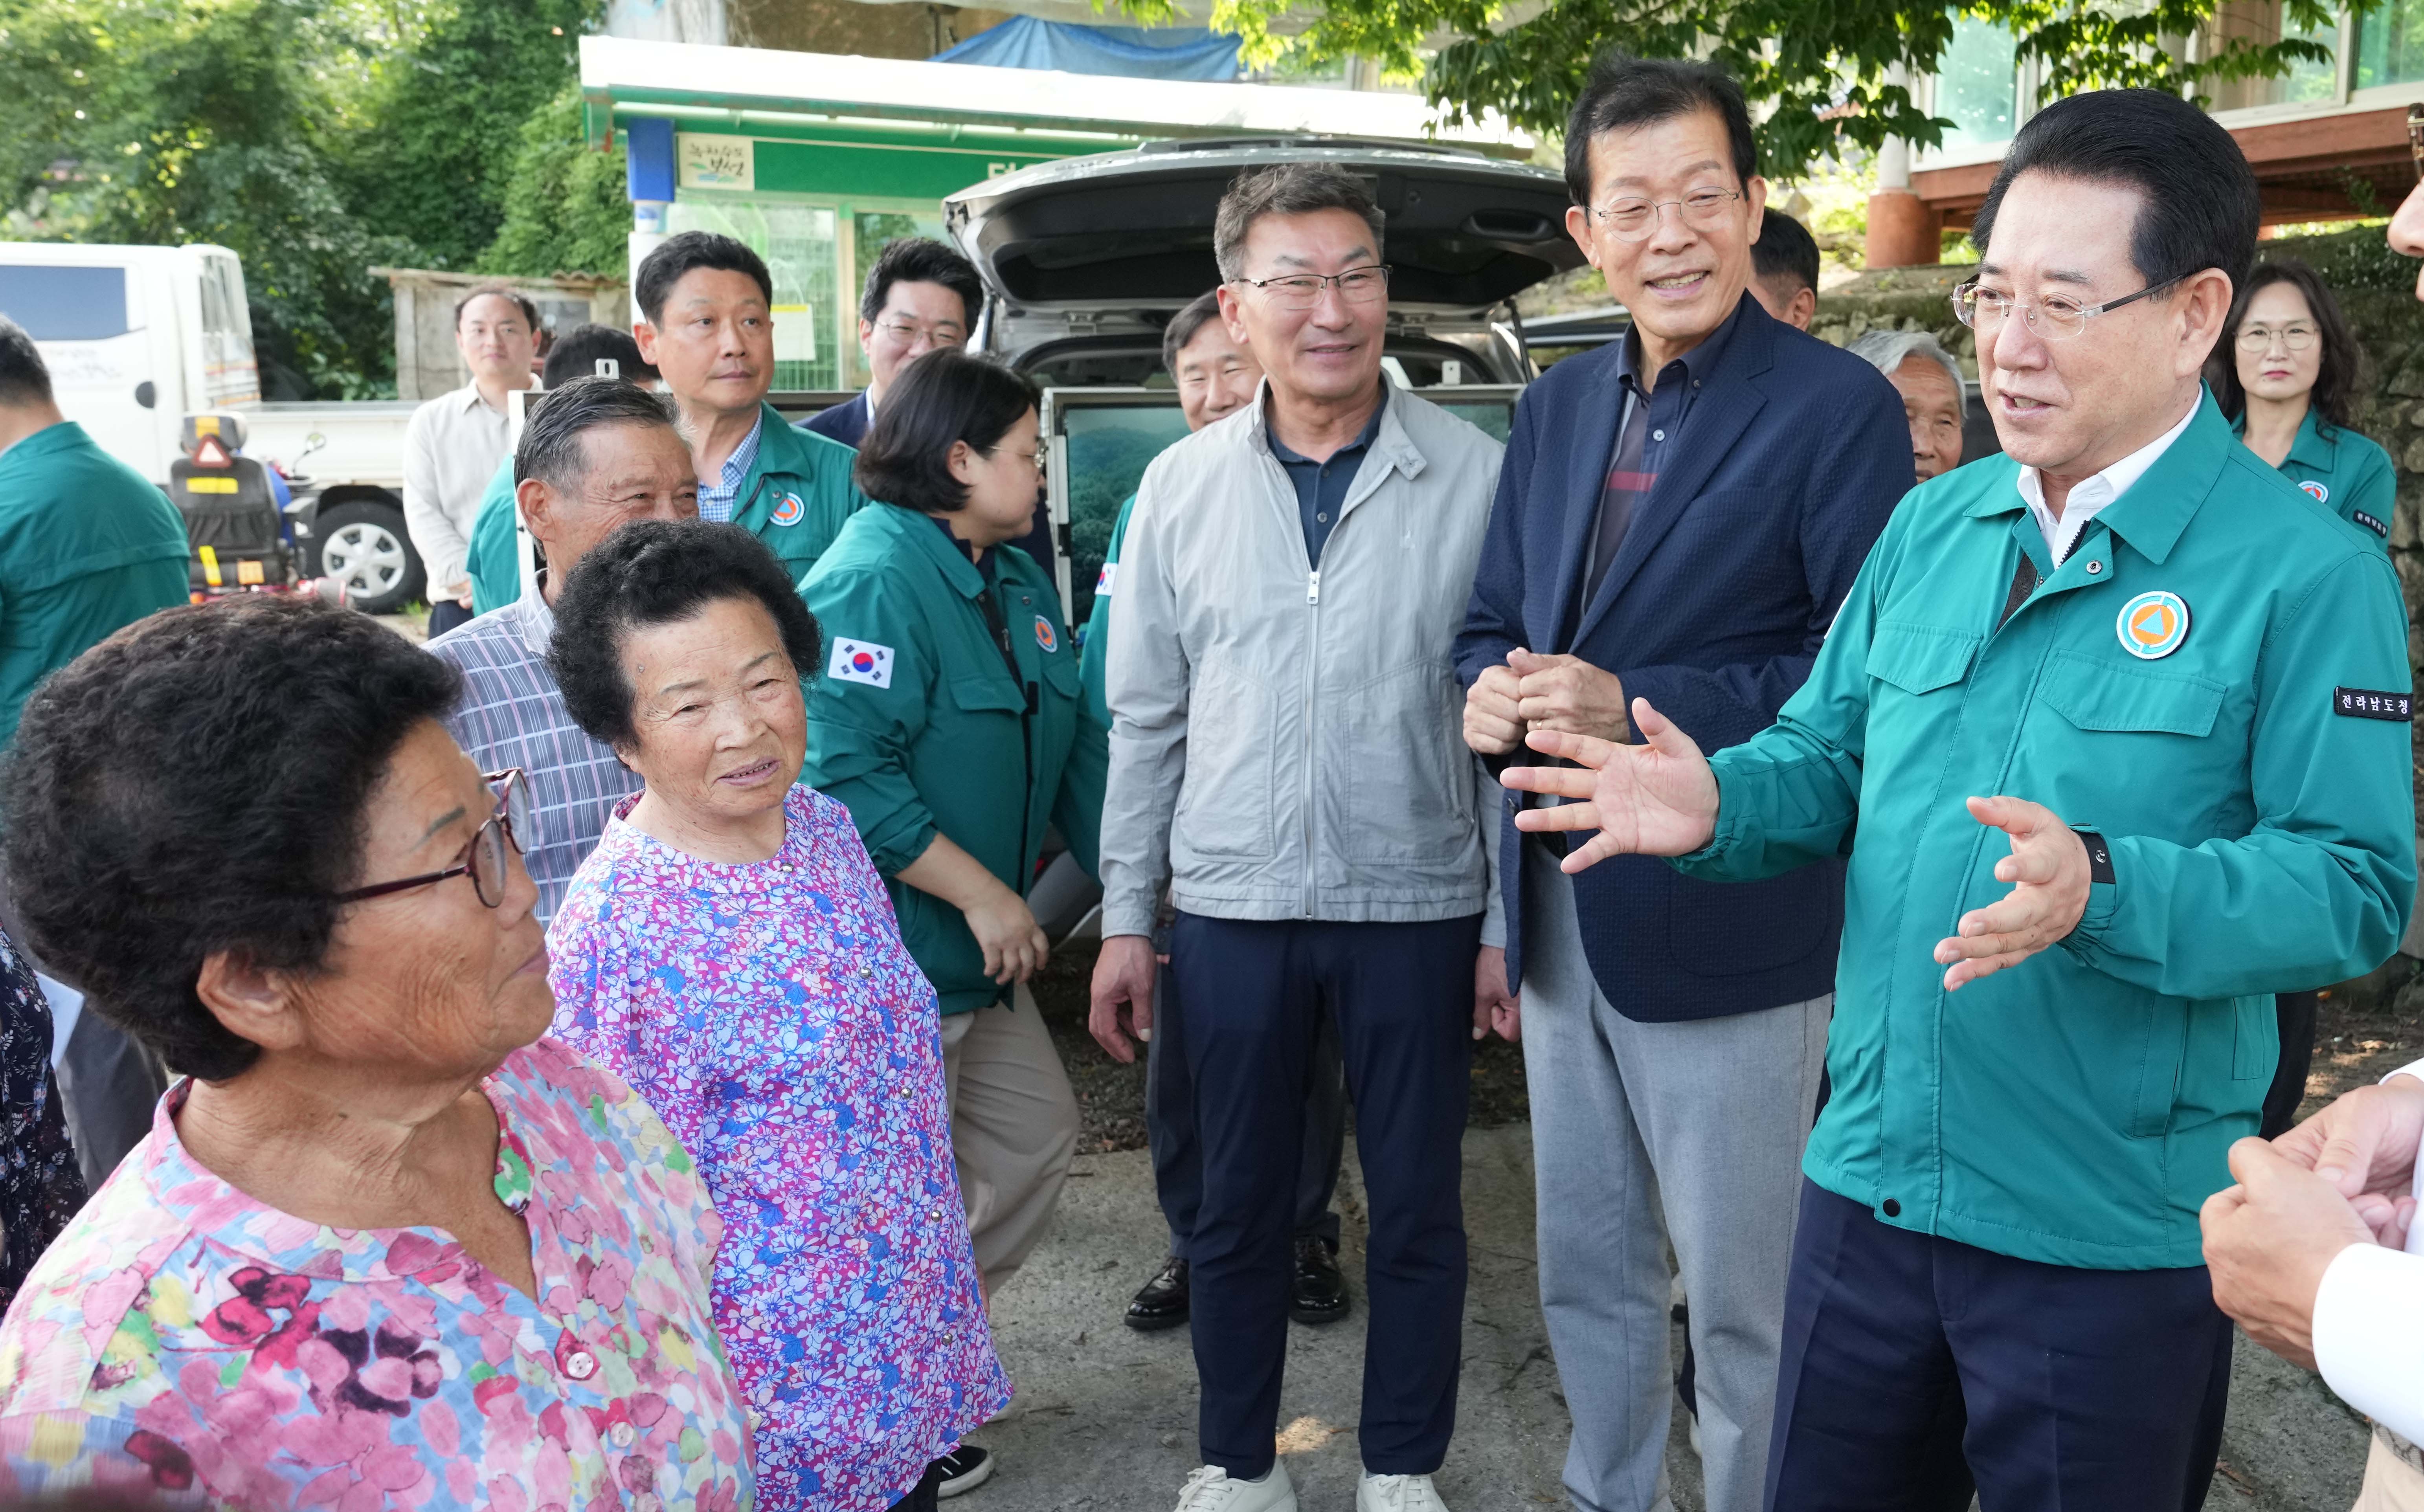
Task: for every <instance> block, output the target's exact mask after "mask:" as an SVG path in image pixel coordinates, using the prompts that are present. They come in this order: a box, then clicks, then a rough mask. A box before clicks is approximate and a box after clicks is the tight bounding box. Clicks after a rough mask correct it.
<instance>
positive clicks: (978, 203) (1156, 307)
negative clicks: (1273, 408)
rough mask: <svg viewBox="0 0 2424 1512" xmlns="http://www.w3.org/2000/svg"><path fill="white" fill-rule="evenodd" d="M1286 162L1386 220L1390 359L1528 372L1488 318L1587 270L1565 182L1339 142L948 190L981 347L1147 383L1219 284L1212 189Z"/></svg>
mask: <svg viewBox="0 0 2424 1512" xmlns="http://www.w3.org/2000/svg"><path fill="white" fill-rule="evenodd" d="M1289 162H1321V163H1332V164H1336V165H1338V166H1339V167H1343V168H1345V169H1347V170H1348V172H1350V173H1353V174H1355V175H1356V176H1357V177H1359V178H1361V179H1362V180H1363V182H1364V183H1365V184H1366V185H1368V186H1369V188H1370V189H1371V192H1372V197H1373V199H1374V202H1375V203H1377V204H1378V205H1379V207H1380V211H1381V213H1382V215H1384V216H1385V217H1386V240H1385V245H1384V247H1383V248H1382V253H1381V257H1382V261H1383V262H1385V263H1388V264H1389V267H1390V284H1389V305H1390V313H1391V330H1392V341H1391V350H1392V352H1393V353H1396V352H1397V350H1398V347H1399V345H1400V344H1401V340H1402V343H1403V344H1404V345H1405V347H1406V350H1405V352H1404V354H1403V355H1405V356H1407V357H1409V358H1413V357H1417V356H1418V354H1419V350H1420V349H1421V348H1422V347H1423V346H1424V345H1425V344H1426V343H1429V344H1431V345H1432V347H1433V360H1434V361H1436V360H1439V359H1442V358H1446V359H1454V358H1456V356H1457V355H1458V354H1457V353H1456V352H1455V351H1454V350H1452V349H1451V348H1452V347H1460V348H1463V349H1464V350H1466V351H1469V352H1470V353H1471V354H1472V357H1473V359H1474V363H1475V371H1473V372H1472V373H1471V374H1470V375H1469V376H1468V377H1467V378H1466V379H1465V380H1464V381H1468V382H1493V381H1494V382H1517V381H1521V380H1522V379H1523V377H1524V376H1527V375H1528V374H1527V373H1526V372H1525V371H1524V368H1523V355H1522V352H1521V349H1520V347H1519V346H1516V345H1515V344H1514V343H1512V342H1503V341H1502V342H1491V340H1490V339H1489V333H1490V320H1491V313H1492V312H1493V311H1494V310H1500V309H1502V308H1503V307H1504V306H1505V305H1506V304H1507V301H1509V300H1511V299H1512V298H1513V297H1514V296H1515V295H1516V294H1520V293H1522V292H1523V290H1525V289H1528V288H1530V287H1531V286H1532V285H1534V284H1535V283H1538V282H1539V281H1540V280H1541V279H1546V278H1548V277H1550V276H1551V275H1552V274H1555V273H1558V272H1561V271H1563V270H1564V269H1567V268H1571V267H1573V266H1576V265H1577V264H1579V263H1581V261H1582V254H1581V252H1580V251H1579V250H1578V249H1577V248H1576V247H1575V246H1574V245H1573V242H1572V240H1571V238H1570V237H1568V236H1567V234H1566V231H1565V224H1564V217H1565V211H1566V190H1565V183H1564V181H1563V180H1561V179H1559V178H1558V177H1557V176H1556V175H1555V174H1553V173H1549V172H1547V171H1545V170H1543V169H1540V168H1536V167H1526V166H1524V165H1521V164H1514V163H1506V162H1500V161H1498V160H1496V159H1493V158H1490V157H1486V156H1484V155H1482V154H1481V153H1479V152H1476V151H1471V150H1469V149H1464V148H1452V147H1423V146H1415V145H1406V144H1389V143H1380V142H1363V141H1351V140H1345V139H1341V138H1335V137H1238V138H1219V139H1209V140H1194V141H1170V142H1152V143H1147V144H1146V145H1144V146H1142V147H1139V148H1135V149H1132V150H1129V151H1120V152H1107V153H1102V154H1099V155H1096V156H1092V157H1080V158H1068V159H1064V160H1062V161H1061V162H1058V163H1048V164H1044V165H1040V166H1038V167H1031V168H1027V169H1023V170H1021V171H1019V172H1017V173H1012V174H1006V175H1004V176H1002V177H1001V178H998V179H992V180H988V181H987V182H985V183H981V184H978V185H975V186H973V187H970V188H967V189H964V190H961V191H960V192H959V193H958V194H955V195H953V196H951V197H950V198H949V199H947V200H945V201H944V217H945V223H946V224H947V225H948V227H949V231H950V233H951V235H952V237H953V238H954V239H955V240H956V241H957V242H958V243H959V245H960V248H961V250H962V251H964V252H965V253H966V254H967V256H968V257H969V259H970V260H971V261H973V262H974V263H976V264H977V266H978V268H979V270H980V271H981V274H982V276H983V278H984V280H985V285H986V290H987V294H988V295H989V299H988V303H989V305H990V306H991V309H990V310H989V311H988V314H987V326H986V339H985V342H984V346H985V348H986V349H987V350H989V351H992V352H995V353H997V354H999V355H1001V356H1003V357H1006V358H1009V359H1011V360H1012V361H1013V362H1014V363H1017V364H1018V365H1020V366H1022V367H1033V366H1035V365H1036V363H1037V362H1038V361H1044V362H1045V371H1043V372H1041V373H1039V376H1043V377H1044V378H1045V380H1046V381H1047V382H1076V383H1094V384H1123V383H1124V384H1135V383H1141V382H1143V381H1145V379H1146V378H1147V376H1148V375H1149V374H1151V373H1152V371H1153V370H1154V369H1156V368H1157V367H1158V366H1159V358H1158V354H1157V352H1156V350H1155V348H1156V344H1157V342H1158V340H1159V334H1160V329H1161V326H1163V325H1164V324H1165V323H1167V322H1168V320H1169V318H1170V317H1171V315H1172V314H1173V313H1174V312H1176V311H1177V310H1179V309H1180V307H1182V306H1184V305H1185V304H1186V303H1187V302H1188V300H1190V299H1193V298H1194V297H1195V296H1196V295H1198V294H1203V293H1204V291H1206V290H1208V289H1210V288H1212V287H1213V286H1214V285H1215V284H1217V283H1218V282H1219V281H1220V273H1219V270H1218V269H1217V268H1216V267H1215V265H1214V263H1213V258H1212V221H1213V215H1214V212H1215V210H1216V209H1217V208H1218V207H1219V205H1220V196H1221V194H1222V193H1223V192H1224V191H1226V190H1227V188H1228V186H1229V184H1230V183H1231V182H1232V181H1233V180H1235V179H1236V176H1237V175H1238V174H1239V173H1241V172H1245V171H1247V170H1248V169H1251V168H1256V167H1266V166H1268V165H1272V164H1278V163H1289ZM1440 342H1448V343H1451V346H1449V347H1442V346H1439V345H1438V343H1440ZM1090 354H1091V355H1092V362H1091V365H1090V363H1089V361H1088V358H1089V356H1090ZM1057 369H1065V370H1066V371H1065V372H1063V371H1057ZM1417 381H1418V382H1419V381H1420V380H1419V379H1417Z"/></svg>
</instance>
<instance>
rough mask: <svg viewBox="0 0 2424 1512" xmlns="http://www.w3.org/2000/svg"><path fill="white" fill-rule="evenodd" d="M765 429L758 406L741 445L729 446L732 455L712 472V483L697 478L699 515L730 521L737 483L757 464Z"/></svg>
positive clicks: (737, 497) (738, 493)
mask: <svg viewBox="0 0 2424 1512" xmlns="http://www.w3.org/2000/svg"><path fill="white" fill-rule="evenodd" d="M765 429H766V412H765V411H764V410H762V409H761V410H759V411H758V420H757V422H756V423H755V424H753V425H751V426H750V427H749V434H748V435H746V436H744V437H742V438H741V444H740V445H739V446H736V447H734V448H733V449H732V454H731V455H730V456H728V457H726V458H725V459H724V469H723V470H722V471H721V472H719V473H718V474H717V475H716V479H715V482H714V483H713V484H711V485H710V483H709V482H708V481H707V480H706V479H704V478H701V479H700V480H699V484H698V517H699V518H701V519H711V520H714V521H715V522H716V523H717V524H719V525H720V524H725V523H727V522H728V521H730V520H731V518H732V511H733V509H734V508H735V507H736V506H737V505H738V504H739V503H740V501H741V485H742V483H744V482H746V481H747V480H748V477H749V470H750V469H751V468H753V467H756V466H757V465H758V436H759V434H760V433H762V432H763V431H764V430H765Z"/></svg>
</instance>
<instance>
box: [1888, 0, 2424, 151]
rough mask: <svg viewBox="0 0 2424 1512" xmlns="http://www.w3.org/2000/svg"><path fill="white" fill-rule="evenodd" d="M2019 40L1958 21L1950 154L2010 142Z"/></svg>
mask: <svg viewBox="0 0 2424 1512" xmlns="http://www.w3.org/2000/svg"><path fill="white" fill-rule="evenodd" d="M2417 3H2419V4H2424V0H2417ZM2018 49H2019V43H2018V40H2017V39H2016V38H2015V37H2013V35H2012V34H2011V33H2010V32H2009V31H2007V30H2005V29H2004V28H2002V27H2001V26H1998V25H1996V24H1994V23H1993V22H1990V21H1979V20H1976V19H1973V18H1971V17H1969V16H1962V17H1957V18H1955V19H1954V23H1953V40H1952V41H1951V42H1949V43H1947V44H1946V45H1945V48H1944V54H1943V56H1941V57H1940V58H1938V60H1937V65H1936V108H1935V111H1934V114H1936V115H1938V116H1940V117H1943V118H1945V119H1948V120H1951V121H1952V122H1953V125H1952V127H1951V128H1950V129H1949V130H1947V131H1946V132H1945V134H1944V142H1943V146H1944V147H1945V148H1946V149H1953V148H1961V147H1975V146H1979V145H1981V144H1984V143H1987V142H2005V141H2009V140H2011V138H2012V133H2013V131H2014V130H2015V129H2016V128H2017V125H2018V122H2017V119H2015V115H2016V112H2017V108H2018V104H2019V92H2020V91H2019V78H2020V70H2019V51H2018Z"/></svg>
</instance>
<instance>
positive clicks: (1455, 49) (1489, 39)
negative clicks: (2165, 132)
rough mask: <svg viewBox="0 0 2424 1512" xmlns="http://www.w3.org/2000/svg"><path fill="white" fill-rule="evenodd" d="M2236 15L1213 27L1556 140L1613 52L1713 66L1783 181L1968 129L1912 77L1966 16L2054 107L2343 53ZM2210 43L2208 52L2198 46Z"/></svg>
mask: <svg viewBox="0 0 2424 1512" xmlns="http://www.w3.org/2000/svg"><path fill="white" fill-rule="evenodd" d="M2369 3H2371V0H2361V3H2359V4H2358V5H2357V6H2355V8H2357V9H2359V10H2362V9H2364V8H2366V6H2367V4H2369ZM1122 8H1124V10H1126V11H1127V12H1128V14H1130V15H1131V16H1133V17H1135V18H1136V19H1138V20H1140V21H1159V20H1165V19H1167V18H1168V17H1169V15H1170V14H1171V8H1170V7H1169V6H1168V5H1167V4H1166V3H1164V0H1122ZM2219 8H2220V0H2153V3H2151V4H2144V3H2143V0H2141V3H2135V4H2131V3H2125V4H2119V5H2115V4H2110V3H2104V0H1995V3H1991V4H1982V5H1969V6H1955V7H1953V8H1946V7H1944V6H1942V5H1940V4H1931V3H1927V0H1546V3H1544V4H1543V3H1539V0H1514V3H1511V4H1510V3H1504V0H1312V8H1310V9H1309V10H1308V8H1307V6H1306V5H1305V4H1304V3H1303V0H1220V3H1219V5H1218V6H1217V8H1215V10H1214V12H1213V16H1212V24H1213V25H1214V27H1215V28H1217V29H1220V30H1222V31H1229V32H1234V33H1236V35H1238V36H1239V37H1240V38H1241V39H1242V40H1243V51H1244V53H1245V56H1248V57H1249V58H1250V59H1253V60H1256V61H1268V60H1269V59H1271V58H1273V57H1275V56H1279V55H1281V54H1283V53H1290V54H1300V55H1302V56H1307V57H1309V58H1313V59H1326V58H1333V57H1341V56H1363V57H1368V58H1372V59H1374V60H1376V61H1378V62H1379V64H1380V66H1381V67H1382V68H1383V69H1384V70H1386V71H1388V72H1392V73H1395V74H1397V75H1399V76H1411V75H1417V74H1418V75H1420V77H1421V79H1422V84H1423V90H1424V93H1425V94H1426V95H1427V97H1428V98H1429V100H1430V102H1431V103H1433V104H1434V105H1438V106H1441V107H1443V109H1444V110H1445V111H1446V112H1447V114H1448V117H1449V119H1454V120H1477V119H1480V118H1481V116H1482V115H1483V114H1484V113H1485V112H1489V111H1495V112H1497V113H1499V114H1500V115H1503V116H1504V117H1506V118H1507V119H1508V120H1509V121H1511V122H1513V123H1514V124H1515V125H1517V126H1520V127H1523V128H1525V129H1527V130H1529V131H1532V132H1535V133H1539V134H1543V135H1553V134H1555V133H1557V132H1560V131H1562V130H1563V129H1564V127H1565V121H1566V112H1567V109H1568V108H1569V106H1570V105H1571V103H1572V102H1573V99H1574V96H1575V94H1576V93H1577V92H1579V91H1580V89H1581V88H1582V84H1583V79H1584V76H1585V75H1586V74H1587V72H1588V71H1589V68H1590V63H1591V60H1592V59H1593V58H1594V57H1596V56H1599V55H1600V54H1602V53H1603V52H1608V51H1611V50H1617V51H1622V52H1627V53H1631V54H1634V55H1635V56H1642V57H1702V58H1706V59H1708V60H1709V61H1711V62H1714V63H1715V64H1717V65H1719V66H1720V67H1722V68H1724V69H1725V70H1726V71H1727V72H1730V73H1731V74H1732V75H1733V76H1734V77H1735V78H1736V79H1738V80H1740V81H1741V83H1742V86H1743V91H1744V93H1745V94H1746V96H1747V97H1748V98H1749V100H1750V103H1751V106H1752V109H1753V111H1754V113H1755V114H1756V115H1758V116H1759V117H1760V123H1759V135H1760V146H1761V156H1762V162H1763V164H1764V166H1765V167H1766V170H1767V172H1768V173H1769V174H1770V175H1772V176H1775V177H1778V178H1787V179H1789V178H1794V177H1796V176H1798V175H1800V174H1801V173H1803V172H1805V171H1806V170H1807V169H1809V168H1810V167H1811V166H1812V165H1814V164H1816V163H1817V162H1819V161H1820V160H1822V159H1825V158H1827V157H1830V156H1840V155H1842V154H1843V153H1844V151H1845V150H1846V149H1847V148H1858V149H1862V150H1866V151H1875V150H1876V149H1877V148H1878V147H1880V146H1881V145H1883V144H1884V142H1885V141H1886V139H1887V138H1889V137H1900V138H1903V139H1904V140H1906V141H1909V142H1913V143H1917V144H1920V145H1922V146H1929V147H1933V146H1936V145H1938V144H1939V143H1940V142H1941V141H1942V139H1943V133H1944V131H1945V130H1946V129H1947V128H1948V127H1950V126H1952V125H1953V124H1954V123H1953V122H1952V121H1950V120H1946V119H1942V118H1940V117H1931V116H1929V115H1928V114H1927V113H1926V112H1925V111H1923V110H1922V109H1920V108H1919V104H1918V102H1917V101H1916V100H1915V99H1914V98H1913V97H1912V94H1911V91H1910V89H1909V88H1907V87H1906V85H1905V84H1904V83H1902V82H1899V81H1900V80H1903V79H1912V78H1917V77H1919V76H1921V75H1922V74H1928V73H1933V72H1937V70H1938V65H1939V64H1940V63H1941V61H1942V59H1943V56H1944V52H1945V49H1946V48H1947V47H1948V46H1949V45H1950V44H1951V43H1952V41H1953V36H1954V22H1955V20H1956V19H1958V18H1962V17H1969V18H1975V19H1978V20H1983V21H1987V22H1991V23H1994V24H1997V25H2000V26H2002V27H2004V28H2006V29H2008V30H2009V31H2010V32H2011V33H2012V34H2013V37H2014V38H2015V40H2016V41H2017V51H2018V56H2019V57H2021V58H2022V59H2027V58H2035V59H2037V60H2038V61H2039V63H2040V65H2041V68H2040V76H2041V78H2042V80H2043V86H2042V87H2043V89H2044V92H2045V93H2046V94H2047V95H2048V96H2049V97H2052V96H2060V95H2065V94H2070V93H2074V92H2076V91H2078V90H2081V89H2091V88H2115V87H2123V86H2144V87H2147V88H2159V89H2169V90H2174V91H2177V92H2179V93H2182V94H2186V95H2189V96H2190V97H2192V98H2197V99H2199V100H2200V103H2203V96H2204V94H2205V91H2206V90H2207V89H2208V88H2210V87H2211V86H2212V85H2214V84H2216V83H2220V82H2223V81H2227V80H2241V79H2257V78H2275V77H2280V76H2283V75H2286V74H2288V72H2291V71H2292V70H2293V69H2295V68H2296V67H2297V66H2298V65H2300V64H2302V63H2313V62H2329V61H2330V59H2331V56H2332V54H2331V49H2329V48H2328V47H2325V46H2323V45H2322V44H2320V43H2318V42H2315V41H2312V40H2307V39H2306V38H2304V37H2301V36H2298V35H2296V34H2297V33H2299V32H2302V31H2303V32H2311V31H2315V30H2319V29H2322V28H2325V27H2328V26H2330V25H2332V24H2335V23H2336V18H2337V14H2338V12H2337V10H2336V8H2334V7H2333V6H2330V5H2326V4H2323V3H2322V0H2283V5H2282V18H2281V19H2282V23H2283V28H2282V29H2283V32H2284V35H2283V36H2282V37H2281V38H2280V39H2278V40H2272V41H2266V40H2260V39H2257V38H2253V37H2245V36H2235V37H2229V38H2218V37H2215V36H2214V35H2213V34H2212V23H2213V21H2214V18H2215V14H2216V12H2217V10H2218V9H2219ZM1308 15H1310V18H1311V19H1310V24H1303V23H1304V22H1305V21H1306V18H1307V16H1308ZM1300 24H1301V29H1293V28H1296V27H1298V26H1300ZM2190 39H2201V40H2200V41H2199V43H2198V44H2197V45H2194V46H2192V45H2190Z"/></svg>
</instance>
